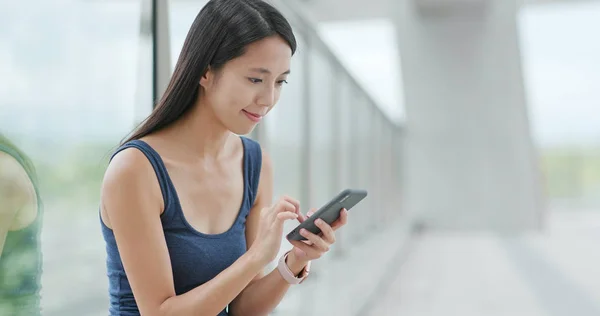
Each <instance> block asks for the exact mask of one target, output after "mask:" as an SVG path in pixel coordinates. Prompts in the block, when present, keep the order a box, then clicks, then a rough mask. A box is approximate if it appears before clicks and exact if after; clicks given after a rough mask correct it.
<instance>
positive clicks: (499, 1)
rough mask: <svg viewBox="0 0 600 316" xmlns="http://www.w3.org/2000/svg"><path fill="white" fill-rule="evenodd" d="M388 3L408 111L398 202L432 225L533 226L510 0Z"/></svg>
mask: <svg viewBox="0 0 600 316" xmlns="http://www.w3.org/2000/svg"><path fill="white" fill-rule="evenodd" d="M396 3H397V4H396V8H395V10H396V12H395V18H394V19H395V24H396V25H397V32H398V33H397V34H398V37H399V45H400V55H401V64H402V76H403V82H404V95H405V102H406V103H405V104H406V115H407V121H406V134H405V137H406V138H405V141H406V150H407V153H406V160H405V164H404V166H403V167H404V170H405V171H404V175H405V178H404V182H405V185H406V192H405V201H404V202H405V203H406V205H405V209H406V210H407V211H409V212H413V215H414V217H415V219H416V220H417V221H421V222H422V224H424V225H426V226H427V227H433V228H441V229H475V230H477V229H492V230H496V231H515V230H522V229H528V228H536V227H539V225H540V215H541V203H540V182H539V171H538V164H537V158H536V154H535V151H534V148H533V144H532V141H531V138H530V130H529V129H530V128H529V121H528V117H527V116H528V113H527V106H526V98H525V93H524V87H523V78H522V71H521V59H520V52H519V40H518V32H517V21H516V13H517V10H518V5H517V3H516V2H515V0H488V1H484V0H468V1H467V0H463V1H458V0H457V1H435V0H432V1H430V0H427V1H425V0H406V1H396ZM438 3H440V5H438ZM441 4H443V5H441Z"/></svg>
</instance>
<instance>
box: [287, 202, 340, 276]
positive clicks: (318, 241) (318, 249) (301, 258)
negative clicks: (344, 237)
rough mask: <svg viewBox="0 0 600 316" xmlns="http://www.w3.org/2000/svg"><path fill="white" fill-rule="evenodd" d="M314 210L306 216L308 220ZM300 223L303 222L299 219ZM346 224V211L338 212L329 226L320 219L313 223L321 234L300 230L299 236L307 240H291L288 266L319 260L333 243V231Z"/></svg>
mask: <svg viewBox="0 0 600 316" xmlns="http://www.w3.org/2000/svg"><path fill="white" fill-rule="evenodd" d="M314 212H315V209H311V210H310V211H309V212H308V213H307V214H306V215H307V218H309V217H310V216H311V215H312V214H313V213H314ZM299 220H300V221H303V220H305V219H304V218H299ZM347 222H348V211H347V210H346V209H341V210H340V217H339V218H338V219H337V220H336V221H335V222H333V223H332V224H331V225H329V224H327V223H326V222H324V221H323V220H321V219H317V220H316V221H315V225H316V226H317V227H319V229H321V233H319V234H318V235H317V234H313V233H311V232H310V231H308V230H305V229H302V230H301V231H300V234H301V235H302V236H304V238H306V239H307V240H304V241H297V240H292V241H291V244H292V245H293V246H294V248H293V249H292V251H291V253H290V257H289V258H288V260H289V261H292V262H288V265H289V264H292V265H296V264H301V265H302V266H304V265H305V264H306V262H308V261H310V260H314V259H318V258H321V256H322V255H323V254H325V253H326V252H328V251H329V249H330V247H331V245H333V244H334V243H335V231H336V230H338V229H339V228H340V227H342V226H344V225H346V223H347Z"/></svg>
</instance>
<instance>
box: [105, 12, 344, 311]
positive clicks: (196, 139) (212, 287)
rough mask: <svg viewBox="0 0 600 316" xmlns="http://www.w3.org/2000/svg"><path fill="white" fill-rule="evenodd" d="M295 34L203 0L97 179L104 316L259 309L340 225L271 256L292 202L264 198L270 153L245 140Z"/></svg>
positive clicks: (261, 16)
mask: <svg viewBox="0 0 600 316" xmlns="http://www.w3.org/2000/svg"><path fill="white" fill-rule="evenodd" d="M295 50H296V40H295V38H294V35H293V33H292V30H291V28H290V25H289V24H288V22H287V21H286V20H285V18H284V17H283V16H282V15H281V14H280V13H279V12H278V11H277V10H276V9H275V8H273V7H272V6H270V5H269V4H267V3H266V2H263V1H259V0H211V1H209V2H208V3H207V4H206V6H205V7H204V8H203V9H202V10H201V11H200V13H199V14H198V16H197V17H196V19H195V21H194V23H193V24H192V26H191V29H190V31H189V34H188V36H187V38H186V40H185V43H184V45H183V49H182V51H181V55H180V57H179V60H178V62H177V65H176V67H175V71H174V74H173V76H172V78H171V81H170V83H169V85H168V87H167V89H166V92H165V94H164V95H163V97H162V98H161V100H160V101H159V103H158V105H157V107H156V108H155V109H154V111H153V112H152V114H150V116H149V117H148V118H147V119H146V121H145V122H144V123H143V124H142V125H141V126H140V127H139V128H138V129H137V130H136V131H135V132H134V133H133V135H132V136H131V137H129V138H128V139H126V140H125V141H124V142H123V144H122V145H121V147H119V149H117V151H116V152H115V154H114V155H113V157H112V159H111V162H110V164H109V167H108V169H107V171H106V174H105V178H104V181H103V186H102V194H101V195H102V197H101V208H100V209H101V211H100V214H101V222H102V230H103V234H104V239H105V241H106V249H107V256H108V258H107V269H108V277H109V294H110V314H111V315H139V314H142V315H147V316H153V315H178V316H185V315H243V316H249V315H267V314H269V313H270V312H271V311H272V310H273V309H274V308H275V306H277V304H278V303H279V302H280V301H281V299H282V298H283V296H284V294H285V293H286V291H287V289H288V288H289V286H290V284H297V283H299V282H300V281H301V280H303V279H304V278H305V277H306V275H307V273H308V265H309V263H310V261H311V260H314V259H317V258H319V257H320V256H322V255H323V254H324V253H325V252H327V251H328V249H329V247H330V246H331V244H333V243H334V242H335V234H334V230H335V229H337V228H339V227H340V226H342V225H344V224H345V223H346V220H347V212H346V211H345V210H342V211H341V216H340V219H339V220H338V222H336V223H334V224H333V225H331V226H329V225H327V224H325V223H319V224H318V225H319V227H320V228H321V230H322V231H323V233H322V234H320V235H314V234H311V233H305V234H304V236H306V237H307V238H308V241H309V242H306V243H305V242H293V246H294V248H293V249H292V251H290V252H288V253H286V255H284V256H282V257H281V258H280V260H279V265H278V267H277V269H274V270H273V271H272V272H270V273H269V274H268V275H263V273H262V271H263V269H264V268H265V266H266V265H267V264H268V263H269V262H271V261H273V260H274V259H276V258H275V257H276V256H277V253H278V251H279V249H280V244H281V240H282V237H283V233H284V232H283V222H284V221H286V220H294V219H297V220H298V221H303V220H305V216H304V215H302V214H301V212H300V206H299V203H298V201H297V200H295V199H293V198H291V197H283V198H281V199H279V200H278V201H277V202H276V203H274V204H271V203H272V194H273V193H272V192H273V180H272V166H271V160H270V158H269V156H268V155H267V154H266V153H263V152H262V151H261V147H260V145H259V144H258V143H256V142H255V141H253V140H250V139H248V138H245V137H241V136H237V135H245V134H247V133H249V132H250V131H251V130H252V129H253V128H254V127H255V126H256V124H258V123H259V122H260V120H261V119H262V118H263V117H264V116H265V115H267V113H269V111H270V110H271V109H272V107H273V106H274V105H275V103H276V102H277V100H278V98H279V94H280V92H281V89H282V86H283V84H285V83H286V77H287V76H288V74H289V72H290V61H291V57H292V55H293V53H294V52H295Z"/></svg>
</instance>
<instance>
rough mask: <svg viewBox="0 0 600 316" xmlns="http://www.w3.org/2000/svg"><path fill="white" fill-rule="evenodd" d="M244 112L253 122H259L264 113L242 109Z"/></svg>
mask: <svg viewBox="0 0 600 316" xmlns="http://www.w3.org/2000/svg"><path fill="white" fill-rule="evenodd" d="M242 112H244V114H246V117H248V119H250V120H251V121H252V122H255V123H258V122H260V120H261V119H262V115H259V114H255V113H252V112H248V111H246V110H242Z"/></svg>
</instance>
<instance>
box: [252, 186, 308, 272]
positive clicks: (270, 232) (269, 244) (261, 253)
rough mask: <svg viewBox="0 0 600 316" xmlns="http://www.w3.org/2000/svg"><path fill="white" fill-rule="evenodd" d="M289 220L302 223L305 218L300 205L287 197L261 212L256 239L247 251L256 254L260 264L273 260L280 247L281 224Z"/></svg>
mask: <svg viewBox="0 0 600 316" xmlns="http://www.w3.org/2000/svg"><path fill="white" fill-rule="evenodd" d="M290 219H298V220H299V221H300V222H303V221H304V219H305V218H304V216H303V215H302V213H300V203H299V202H298V201H297V200H295V199H293V198H291V197H288V196H284V197H282V198H280V199H279V201H277V203H275V204H274V205H273V206H271V207H265V208H263V209H262V210H261V212H260V220H259V224H258V232H257V235H256V239H255V241H254V243H253V244H252V246H251V247H250V249H249V251H251V252H253V253H254V254H256V255H257V256H258V258H259V259H260V260H261V262H262V263H264V264H267V263H269V262H271V261H273V260H275V257H276V256H277V254H278V253H279V249H280V247H281V240H282V236H283V223H284V222H285V221H286V220H290Z"/></svg>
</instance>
